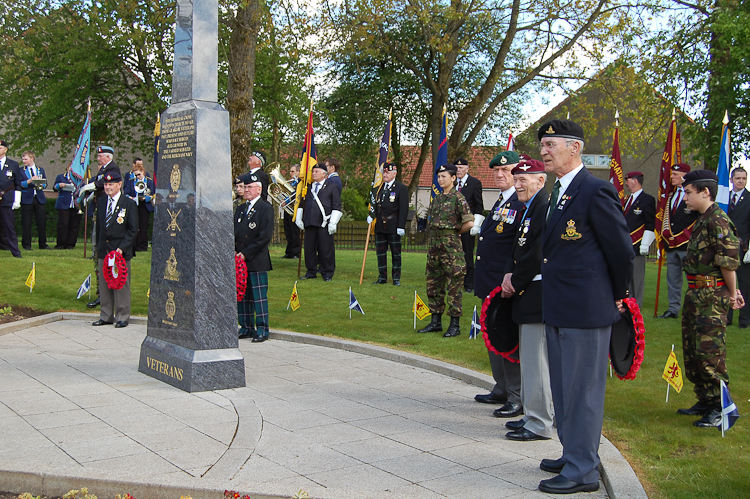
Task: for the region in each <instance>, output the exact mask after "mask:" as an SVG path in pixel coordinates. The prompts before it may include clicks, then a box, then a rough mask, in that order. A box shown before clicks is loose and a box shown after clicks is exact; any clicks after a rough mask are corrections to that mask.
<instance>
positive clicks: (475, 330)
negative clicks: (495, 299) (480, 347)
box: [469, 305, 482, 340]
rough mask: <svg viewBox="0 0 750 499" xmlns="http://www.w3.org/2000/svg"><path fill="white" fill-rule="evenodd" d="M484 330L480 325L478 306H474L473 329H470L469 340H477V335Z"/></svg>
mask: <svg viewBox="0 0 750 499" xmlns="http://www.w3.org/2000/svg"><path fill="white" fill-rule="evenodd" d="M481 330H482V326H481V325H480V324H479V316H478V315H477V306H476V305H474V313H473V314H472V316H471V329H469V339H470V340H475V339H477V334H478V333H479V331H481Z"/></svg>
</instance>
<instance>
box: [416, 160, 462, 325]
mask: <svg viewBox="0 0 750 499" xmlns="http://www.w3.org/2000/svg"><path fill="white" fill-rule="evenodd" d="M456 172H457V169H456V165H453V164H447V165H442V166H440V167H439V168H438V169H437V177H438V184H440V187H442V188H443V193H442V194H438V195H436V196H435V198H434V199H433V200H432V204H430V210H429V211H428V215H427V217H428V219H429V224H430V246H429V249H428V250H427V267H426V268H425V276H426V277H427V298H429V300H428V305H429V307H430V313H431V314H432V321H431V322H430V324H428V325H427V327H425V328H424V329H420V330H419V332H420V333H431V332H436V331H442V330H443V324H442V320H441V319H442V316H443V312H444V311H445V294H446V290H447V292H448V302H449V304H448V315H449V316H450V318H451V323H450V326H449V327H448V330H447V331H446V332H445V334H443V337H446V338H449V337H451V336H458V335H459V334H461V329H460V327H461V326H460V324H459V320H460V318H461V296H462V293H461V288H462V287H463V284H464V276H465V275H466V261H465V260H464V250H463V247H462V246H461V238H460V237H459V234H462V233H464V232H466V231H468V230H469V229H471V228H472V226H473V225H474V215H472V214H471V211H470V210H469V205H468V204H467V203H466V199H464V196H463V194H461V193H460V192H457V191H456V190H455V189H454V187H455V185H456Z"/></svg>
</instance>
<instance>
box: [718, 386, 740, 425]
mask: <svg viewBox="0 0 750 499" xmlns="http://www.w3.org/2000/svg"><path fill="white" fill-rule="evenodd" d="M719 381H721V436H722V437H723V436H724V431H726V430H728V429H729V428H731V427H732V425H733V424H734V422H735V421H737V419H739V417H740V413H739V411H738V410H737V406H736V405H734V402H733V401H732V397H731V396H730V395H729V388H727V384H726V383H724V380H723V379H722V380H719Z"/></svg>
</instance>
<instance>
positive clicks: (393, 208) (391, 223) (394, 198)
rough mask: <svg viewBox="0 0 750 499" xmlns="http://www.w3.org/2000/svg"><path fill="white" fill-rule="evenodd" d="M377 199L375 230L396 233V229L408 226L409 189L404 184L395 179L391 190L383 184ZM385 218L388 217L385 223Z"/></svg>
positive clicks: (382, 232) (380, 232) (381, 232)
mask: <svg viewBox="0 0 750 499" xmlns="http://www.w3.org/2000/svg"><path fill="white" fill-rule="evenodd" d="M376 199H377V201H376V203H375V212H376V214H377V216H376V217H375V220H376V222H375V232H377V233H379V234H395V233H396V229H403V228H404V227H406V215H407V214H408V213H409V189H408V188H407V187H406V186H405V185H404V184H402V183H401V182H397V181H395V180H394V181H393V186H392V187H391V190H390V191H386V189H385V184H383V185H381V186H380V190H379V191H378V196H377V198H376ZM384 219H387V220H386V222H385V224H384V223H383V220H384ZM384 225H385V226H384Z"/></svg>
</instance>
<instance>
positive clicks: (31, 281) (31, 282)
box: [26, 263, 36, 293]
mask: <svg viewBox="0 0 750 499" xmlns="http://www.w3.org/2000/svg"><path fill="white" fill-rule="evenodd" d="M34 284H36V263H32V264H31V272H29V277H27V278H26V285H27V286H28V287H29V293H31V292H32V291H34Z"/></svg>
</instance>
